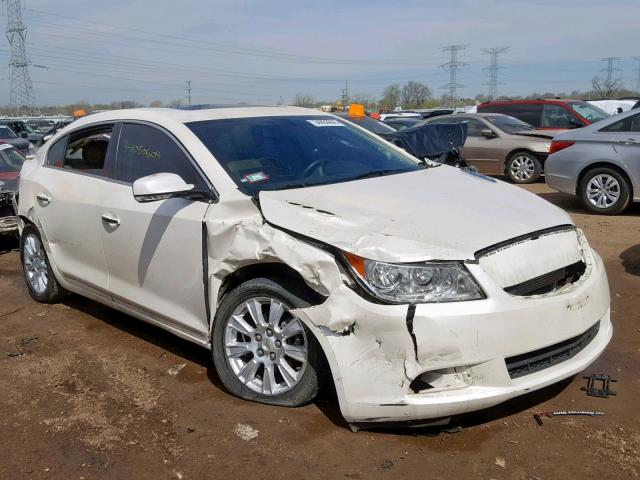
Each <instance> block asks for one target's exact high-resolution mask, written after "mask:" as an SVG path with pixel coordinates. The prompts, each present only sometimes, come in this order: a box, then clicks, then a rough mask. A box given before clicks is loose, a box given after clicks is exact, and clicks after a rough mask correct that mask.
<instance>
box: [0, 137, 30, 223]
mask: <svg viewBox="0 0 640 480" xmlns="http://www.w3.org/2000/svg"><path fill="white" fill-rule="evenodd" d="M24 160H25V159H24V157H23V156H22V155H21V154H20V153H19V152H18V150H16V149H15V148H14V147H13V146H11V145H9V144H8V143H5V142H2V141H0V235H2V234H15V233H17V231H18V222H17V218H16V216H15V212H14V210H13V195H14V194H15V192H16V191H17V190H18V176H19V175H20V169H21V168H22V164H23V162H24Z"/></svg>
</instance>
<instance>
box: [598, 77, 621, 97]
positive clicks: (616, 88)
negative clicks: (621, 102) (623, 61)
mask: <svg viewBox="0 0 640 480" xmlns="http://www.w3.org/2000/svg"><path fill="white" fill-rule="evenodd" d="M591 84H592V85H593V91H594V92H596V94H597V95H598V96H599V97H600V98H601V99H607V98H612V97H615V96H616V95H618V93H619V92H620V90H621V89H622V82H621V81H620V79H619V78H614V79H611V80H606V79H602V78H600V77H597V76H596V77H593V80H592V81H591Z"/></svg>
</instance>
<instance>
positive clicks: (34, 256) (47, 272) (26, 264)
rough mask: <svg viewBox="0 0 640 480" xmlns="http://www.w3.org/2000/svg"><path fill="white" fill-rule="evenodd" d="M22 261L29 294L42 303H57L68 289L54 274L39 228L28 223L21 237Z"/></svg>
mask: <svg viewBox="0 0 640 480" xmlns="http://www.w3.org/2000/svg"><path fill="white" fill-rule="evenodd" d="M20 261H21V262H22V271H23V272H24V279H25V281H26V283H27V288H28V289H29V294H30V295H31V297H32V298H33V299H34V300H37V301H38V302H41V303H57V302H59V301H60V300H62V298H64V296H65V294H66V291H65V290H64V289H63V288H62V287H61V286H60V285H59V284H58V281H57V280H56V277H55V276H54V275H53V271H52V270H51V265H50V264H49V258H48V257H47V252H46V251H45V249H44V246H43V245H42V239H41V238H40V233H39V232H38V229H37V228H36V227H34V226H33V225H26V226H25V227H24V229H23V230H22V235H21V237H20Z"/></svg>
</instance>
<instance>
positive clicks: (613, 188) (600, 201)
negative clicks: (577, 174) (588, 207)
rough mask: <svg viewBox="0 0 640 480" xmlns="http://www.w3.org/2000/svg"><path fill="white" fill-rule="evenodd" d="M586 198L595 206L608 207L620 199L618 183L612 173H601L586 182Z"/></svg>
mask: <svg viewBox="0 0 640 480" xmlns="http://www.w3.org/2000/svg"><path fill="white" fill-rule="evenodd" d="M586 190H587V199H588V200H589V203H591V204H592V205H593V206H594V207H596V208H609V207H611V206H613V205H615V204H616V203H617V202H618V200H619V199H620V193H621V192H620V183H618V180H616V178H615V177H613V176H612V175H607V174H606V173H601V174H598V175H595V176H594V177H593V178H591V179H590V180H589V182H588V183H587V188H586Z"/></svg>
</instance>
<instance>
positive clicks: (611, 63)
mask: <svg viewBox="0 0 640 480" xmlns="http://www.w3.org/2000/svg"><path fill="white" fill-rule="evenodd" d="M602 60H603V61H605V62H607V66H606V67H605V68H603V69H602V70H600V71H601V72H606V73H607V85H613V84H614V82H616V80H617V79H614V78H613V74H614V73H615V72H619V71H620V69H619V68H616V66H615V64H616V62H617V61H618V60H620V57H604V58H603V59H602Z"/></svg>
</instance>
